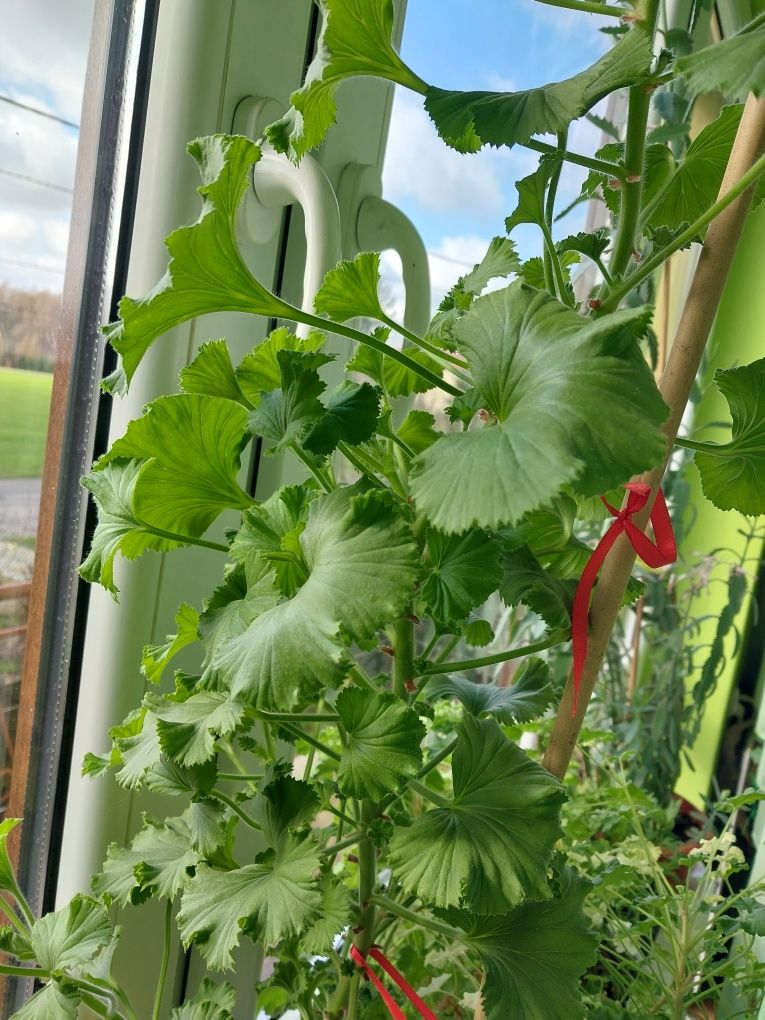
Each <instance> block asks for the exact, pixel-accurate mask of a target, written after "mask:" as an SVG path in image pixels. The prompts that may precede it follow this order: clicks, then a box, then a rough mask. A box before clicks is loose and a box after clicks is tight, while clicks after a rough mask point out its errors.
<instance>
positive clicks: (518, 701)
mask: <svg viewBox="0 0 765 1020" xmlns="http://www.w3.org/2000/svg"><path fill="white" fill-rule="evenodd" d="M422 696H423V697H424V698H425V700H426V701H429V702H431V703H432V702H434V701H440V700H442V699H444V698H456V700H457V701H459V702H461V704H462V705H463V706H464V707H465V710H466V711H467V712H469V713H470V714H471V715H475V716H492V717H493V718H495V719H496V720H497V721H498V722H501V723H507V724H508V725H510V724H512V723H524V722H530V721H531V720H532V719H538V718H539V716H541V715H544V713H545V711H546V710H547V709H548V708H549V706H550V705H551V704H552V703H553V700H554V697H555V691H554V689H553V686H552V683H551V682H550V669H549V667H548V665H547V663H545V662H543V661H542V660H541V659H537V658H530V659H526V661H525V662H524V664H523V666H522V667H521V668H520V669H519V670H518V672H517V673H516V675H515V676H514V677H513V681H512V683H511V684H510V685H509V686H503V687H500V686H499V685H497V684H480V683H476V682H475V681H474V680H469V679H468V678H467V677H465V676H460V675H459V674H457V675H456V676H434V677H432V678H431V679H430V680H429V681H428V682H427V684H426V685H425V689H424V691H423V694H422Z"/></svg>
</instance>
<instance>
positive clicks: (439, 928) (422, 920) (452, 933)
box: [372, 893, 465, 942]
mask: <svg viewBox="0 0 765 1020" xmlns="http://www.w3.org/2000/svg"><path fill="white" fill-rule="evenodd" d="M372 899H373V900H374V902H375V903H376V904H377V906H378V907H379V908H380V909H381V910H387V911H388V913H390V914H395V915H396V916H397V917H401V918H403V919H404V920H405V921H411V923H412V924H416V925H419V927H421V928H428V929H429V930H430V931H434V932H436V933H437V934H439V935H445V936H446V938H448V939H450V940H451V941H453V942H464V941H465V935H464V933H463V932H461V931H460V930H459V928H452V926H451V925H449V924H446V923H445V922H444V921H437V920H436V919H435V918H434V917H423V916H422V915H421V914H416V913H415V912H414V911H413V910H408V909H407V908H406V907H402V906H401V904H400V903H396V902H395V901H394V900H390V899H388V897H387V896H383V895H382V894H380V893H378V894H376V895H375V896H373V897H372Z"/></svg>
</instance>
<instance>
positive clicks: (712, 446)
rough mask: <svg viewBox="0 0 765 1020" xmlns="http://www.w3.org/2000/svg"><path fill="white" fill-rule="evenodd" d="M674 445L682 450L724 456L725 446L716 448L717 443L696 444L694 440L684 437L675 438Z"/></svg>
mask: <svg viewBox="0 0 765 1020" xmlns="http://www.w3.org/2000/svg"><path fill="white" fill-rule="evenodd" d="M674 445H675V446H681V447H682V448H683V449H684V450H696V451H697V452H698V453H711V454H712V455H713V456H714V455H715V454H717V455H718V456H720V457H724V456H725V446H722V445H720V446H718V445H717V443H697V442H696V440H695V439H686V438H685V436H676V437H675V442H674Z"/></svg>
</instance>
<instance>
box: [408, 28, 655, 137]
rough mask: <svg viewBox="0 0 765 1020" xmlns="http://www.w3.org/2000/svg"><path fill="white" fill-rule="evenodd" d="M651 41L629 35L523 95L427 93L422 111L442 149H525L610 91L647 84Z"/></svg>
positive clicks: (564, 125) (430, 90)
mask: <svg viewBox="0 0 765 1020" xmlns="http://www.w3.org/2000/svg"><path fill="white" fill-rule="evenodd" d="M650 67H651V46H650V40H649V39H648V37H647V35H646V33H644V32H636V31H633V32H630V33H629V34H628V35H627V36H626V37H625V38H624V39H622V40H621V41H620V42H618V43H617V44H616V46H614V47H613V49H611V50H609V52H608V53H606V54H604V56H602V57H601V58H600V60H598V61H597V63H595V64H593V65H592V67H589V68H587V70H586V71H582V72H581V73H580V74H577V75H575V76H574V77H573V78H567V79H566V80H564V81H561V82H555V83H552V84H549V85H543V86H542V87H540V88H535V89H528V90H526V91H524V92H448V91H445V90H444V89H438V88H433V87H431V88H428V91H427V93H426V95H425V108H426V110H427V111H428V113H429V114H430V116H431V118H432V119H433V122H434V123H435V125H436V128H437V129H438V133H439V134H440V135H441V137H442V138H443V140H444V141H445V142H446V143H447V145H451V146H452V147H453V148H455V149H457V150H458V151H459V152H477V151H478V150H479V149H480V148H481V146H482V145H486V144H489V145H496V146H499V145H507V146H512V145H515V144H521V145H522V144H524V143H525V142H528V141H529V139H530V138H531V137H532V136H533V135H542V134H548V133H549V134H557V133H558V132H561V131H565V129H566V128H567V127H568V126H569V124H570V123H571V122H572V121H573V120H577V119H578V118H579V117H582V116H583V115H584V114H585V113H587V111H588V110H589V109H590V108H591V107H593V106H595V104H596V103H597V102H598V101H599V100H600V99H602V98H603V96H606V95H608V94H609V93H610V92H613V91H615V90H616V89H618V88H622V86H624V85H637V84H639V83H640V82H641V81H644V80H646V78H647V77H648V75H649V73H650Z"/></svg>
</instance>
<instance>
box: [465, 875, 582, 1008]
mask: <svg viewBox="0 0 765 1020" xmlns="http://www.w3.org/2000/svg"><path fill="white" fill-rule="evenodd" d="M559 885H560V897H559V898H556V899H554V900H549V901H548V902H545V903H524V904H522V905H521V906H520V907H518V908H517V909H515V910H513V911H511V912H510V913H508V914H504V915H500V916H495V917H476V916H472V917H471V916H470V915H468V914H460V913H459V912H457V911H450V912H449V915H448V916H449V920H450V921H451V922H452V923H453V924H458V925H459V926H460V927H461V928H462V929H463V931H464V932H465V937H466V940H467V942H468V944H469V945H470V946H471V947H472V948H473V949H474V950H475V951H476V952H477V954H478V956H479V957H480V959H481V963H482V964H483V967H484V970H485V972H486V980H485V984H484V989H483V1003H484V1008H485V1010H486V1020H579V1018H581V1017H583V1016H584V1009H583V1006H582V1004H581V1002H580V1001H579V995H578V987H577V986H578V983H579V978H580V976H581V975H582V974H583V973H584V971H585V970H586V969H587V968H588V967H590V966H592V964H593V963H594V962H595V951H596V947H597V939H596V938H595V936H594V935H593V934H592V933H591V931H590V926H589V923H588V920H587V917H586V916H585V914H584V912H583V910H582V904H583V902H584V899H585V896H586V895H587V892H588V891H589V885H588V884H587V883H586V882H584V881H583V880H582V879H580V878H577V877H576V876H575V875H574V874H573V872H566V873H564V875H563V876H562V877H561V879H560V881H559Z"/></svg>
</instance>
